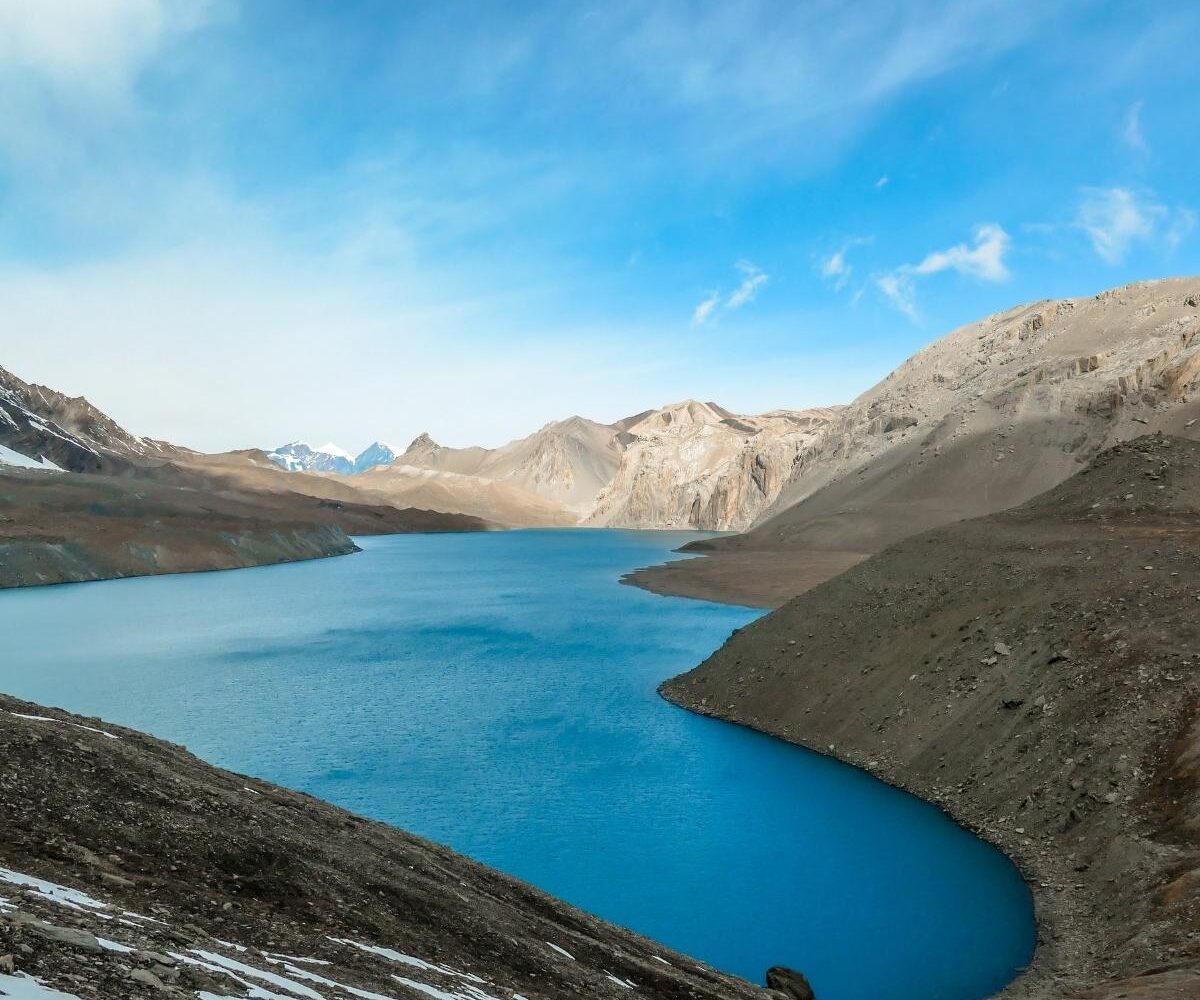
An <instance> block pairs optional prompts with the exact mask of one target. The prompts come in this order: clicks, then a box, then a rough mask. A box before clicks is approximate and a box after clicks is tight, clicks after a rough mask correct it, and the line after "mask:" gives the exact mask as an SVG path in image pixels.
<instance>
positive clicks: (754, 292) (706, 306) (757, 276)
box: [692, 259, 771, 326]
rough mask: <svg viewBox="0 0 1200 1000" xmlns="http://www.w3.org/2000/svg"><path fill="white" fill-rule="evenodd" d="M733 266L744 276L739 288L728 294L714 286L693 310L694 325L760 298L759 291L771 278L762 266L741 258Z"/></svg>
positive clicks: (713, 318)
mask: <svg viewBox="0 0 1200 1000" xmlns="http://www.w3.org/2000/svg"><path fill="white" fill-rule="evenodd" d="M733 266H734V267H735V268H736V269H737V271H738V273H739V274H740V275H741V276H742V280H741V281H740V282H739V283H738V286H737V288H735V289H734V290H733V291H732V292H730V293H729V295H726V294H725V293H724V292H723V291H722V290H721V289H720V288H714V289H713V290H712V291H711V292H709V293H708V294H707V295H706V296H705V297H704V298H703V299H701V300H700V303H699V304H698V305H697V306H696V308H695V309H693V310H692V324H693V325H695V326H703V325H704V324H705V323H708V322H710V321H715V320H716V319H717V318H718V317H719V316H720V314H721V313H723V312H732V311H733V310H734V309H741V308H742V306H745V305H749V304H750V303H751V302H753V301H754V300H755V299H756V298H758V293H759V291H760V290H761V289H762V287H763V285H765V284H766V283H767V282H768V281H769V280H770V278H771V276H770V275H769V274H767V273H766V272H765V271H764V270H763V269H762V268H761V267H759V266H758V265H757V264H752V263H750V261H748V260H744V259H743V260H739V261H738V262H737V263H736V264H734V265H733Z"/></svg>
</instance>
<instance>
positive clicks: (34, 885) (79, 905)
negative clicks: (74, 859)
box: [0, 868, 108, 916]
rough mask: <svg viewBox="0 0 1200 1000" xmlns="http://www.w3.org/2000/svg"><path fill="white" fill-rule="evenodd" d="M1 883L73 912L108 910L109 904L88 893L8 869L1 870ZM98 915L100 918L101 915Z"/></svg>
mask: <svg viewBox="0 0 1200 1000" xmlns="http://www.w3.org/2000/svg"><path fill="white" fill-rule="evenodd" d="M0 882H7V883H8V884H9V885H15V886H19V887H20V888H22V889H25V890H26V891H27V892H33V893H36V894H37V895H38V896H40V897H41V898H42V899H45V900H48V901H49V902H51V903H57V904H58V905H59V906H65V907H68V908H69V909H72V910H83V911H85V912H86V911H89V910H107V909H108V904H107V903H102V902H100V900H98V899H93V898H92V897H91V896H89V895H87V893H83V892H80V891H79V890H78V889H69V888H67V887H66V886H65V885H59V884H58V883H56V882H47V881H46V880H45V879H40V878H34V877H33V876H32V875H22V874H21V873H20V872H14V871H9V869H7V868H0ZM96 915H97V916H99V914H96Z"/></svg>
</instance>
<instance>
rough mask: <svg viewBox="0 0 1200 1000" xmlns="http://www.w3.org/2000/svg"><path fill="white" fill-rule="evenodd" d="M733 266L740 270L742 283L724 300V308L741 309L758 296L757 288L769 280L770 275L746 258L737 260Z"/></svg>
mask: <svg viewBox="0 0 1200 1000" xmlns="http://www.w3.org/2000/svg"><path fill="white" fill-rule="evenodd" d="M735 266H736V267H737V269H738V271H740V272H741V275H742V283H741V284H740V285H738V286H737V288H736V289H735V290H734V291H733V294H731V295H730V296H729V298H728V299H726V300H725V308H726V309H741V308H742V306H744V305H746V304H747V303H750V302H753V301H754V300H755V299H756V298H757V297H758V290H759V289H760V288H762V286H763V285H765V284H766V283H767V281H768V280H770V276H769V275H768V274H766V273H765V272H764V271H763V269H762V268H760V267H758V266H757V265H755V264H751V263H750V261H748V260H739V261H738V262H737V264H736V265H735Z"/></svg>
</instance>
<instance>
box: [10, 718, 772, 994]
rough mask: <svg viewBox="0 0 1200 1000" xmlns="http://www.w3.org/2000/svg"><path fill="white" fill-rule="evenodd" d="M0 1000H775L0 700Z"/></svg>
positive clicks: (419, 849) (571, 914)
mask: <svg viewBox="0 0 1200 1000" xmlns="http://www.w3.org/2000/svg"><path fill="white" fill-rule="evenodd" d="M0 789H2V790H3V797H4V809H3V810H0V995H3V996H10V997H15V998H20V1000H73V998H77V1000H117V998H120V1000H158V998H162V997H177V998H200V1000H221V998H237V997H259V998H270V1000H297V998H299V1000H344V998H345V997H359V998H363V1000H422V998H429V997H434V998H440V1000H568V998H570V1000H575V998H582V997H587V998H595V1000H607V998H611V1000H618V998H619V1000H629V998H633V997H641V998H645V1000H752V998H755V997H762V998H764V1000H766V998H775V1000H786V995H785V994H781V993H775V992H771V991H767V990H762V989H758V988H756V987H754V986H751V985H750V984H748V983H745V982H742V981H740V980H736V979H733V978H731V977H729V976H725V975H722V974H720V973H718V972H716V971H714V970H712V969H710V968H707V967H705V966H703V965H701V964H699V963H697V962H696V961H694V960H692V959H689V958H687V957H685V956H682V955H678V954H675V953H672V952H670V951H667V950H666V949H664V948H662V947H660V946H658V945H657V944H655V943H654V942H651V941H648V940H646V939H645V938H641V937H638V936H637V935H634V934H632V933H630V932H628V931H625V930H622V929H620V928H617V927H614V926H611V925H609V924H605V923H603V922H601V921H599V920H597V919H595V918H593V917H590V916H588V915H587V914H584V913H582V912H580V911H578V910H575V909H573V908H572V907H569V906H567V905H566V904H564V903H561V902H559V901H557V900H555V899H552V898H551V897H549V896H546V895H545V894H543V893H541V892H539V891H537V890H536V889H534V888H532V887H531V886H528V885H526V884H524V883H521V882H518V881H516V880H514V879H511V878H508V877H506V876H503V875H500V874H499V873H497V872H493V871H490V870H488V869H486V868H484V867H482V866H481V865H478V864H476V863H474V862H472V861H469V860H467V859H466V858H463V857H460V856H458V855H455V854H453V853H451V852H450V851H449V850H447V849H445V848H442V847H439V846H437V845H435V844H432V843H429V842H427V841H423V840H420V839H418V838H416V837H413V836H410V835H409V834H406V833H404V832H403V831H400V830H397V829H395V828H392V827H388V826H385V825H383V824H381V823H375V822H371V821H369V820H365V819H362V818H361V817H358V816H354V815H352V814H350V813H348V812H344V811H343V810H341V809H337V808H335V807H333V806H331V805H328V804H326V803H323V802H320V801H317V800H315V799H312V798H310V797H308V796H305V795H302V794H299V793H296V792H290V791H287V790H285V789H282V788H278V787H276V786H273V785H270V784H267V783H266V782H262V781H258V780H255V779H253V778H246V777H243V776H240V775H236V774H230V773H228V772H225V771H220V770H218V769H216V768H213V767H210V766H208V765H206V764H204V763H202V762H201V761H198V760H196V759H195V758H194V757H192V756H191V755H189V754H188V753H187V752H186V751H185V750H184V749H182V748H181V747H175V746H171V745H169V744H166V743H162V742H159V741H158V740H154V739H152V738H150V737H148V736H144V735H142V734H140V733H136V732H132V731H130V730H127V729H121V728H119V727H116V726H111V725H108V724H106V723H103V722H101V721H99V720H96V719H83V718H79V717H77V716H71V715H68V714H67V713H64V712H60V711H58V710H55V709H45V708H41V707H40V706H37V705H31V704H28V703H26V702H20V701H16V700H14V699H11V698H7V697H3V696H0Z"/></svg>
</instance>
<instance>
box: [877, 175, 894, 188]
mask: <svg viewBox="0 0 1200 1000" xmlns="http://www.w3.org/2000/svg"><path fill="white" fill-rule="evenodd" d="M891 182H892V179H891V178H890V177H889V176H888V175H887V174H884V175H883V176H882V177H880V178H879V180H877V181H876V182H875V190H876V191H882V190H883V189H884V188H885V187H887V186H888V185H889V184H890V183H891Z"/></svg>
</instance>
